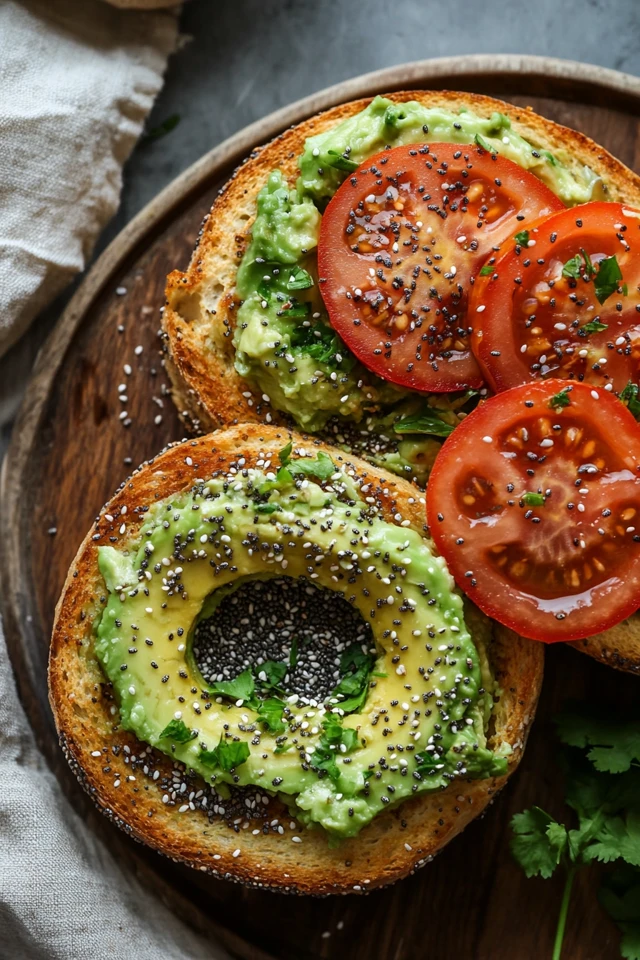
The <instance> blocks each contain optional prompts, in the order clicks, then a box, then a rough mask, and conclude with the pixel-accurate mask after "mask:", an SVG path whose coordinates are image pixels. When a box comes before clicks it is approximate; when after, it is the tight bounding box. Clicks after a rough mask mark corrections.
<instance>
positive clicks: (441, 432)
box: [393, 413, 454, 437]
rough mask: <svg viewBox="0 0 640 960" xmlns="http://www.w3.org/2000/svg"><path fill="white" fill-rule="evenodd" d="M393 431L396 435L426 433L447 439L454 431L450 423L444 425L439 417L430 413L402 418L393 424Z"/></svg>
mask: <svg viewBox="0 0 640 960" xmlns="http://www.w3.org/2000/svg"><path fill="white" fill-rule="evenodd" d="M393 429H394V431H395V432H396V433H426V434H431V436H434V437H448V436H449V434H450V433H453V431H454V427H452V426H451V424H450V423H445V422H444V420H441V419H440V417H438V416H434V415H432V414H430V413H424V414H416V415H415V416H412V417H403V418H402V420H398V421H397V422H396V423H394V425H393Z"/></svg>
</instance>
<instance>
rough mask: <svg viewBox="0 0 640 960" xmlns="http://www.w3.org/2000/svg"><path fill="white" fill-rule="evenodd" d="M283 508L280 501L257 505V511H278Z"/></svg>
mask: <svg viewBox="0 0 640 960" xmlns="http://www.w3.org/2000/svg"><path fill="white" fill-rule="evenodd" d="M281 510H282V507H281V506H280V504H279V503H259V504H258V505H257V506H256V511H257V513H278V512H279V511H281Z"/></svg>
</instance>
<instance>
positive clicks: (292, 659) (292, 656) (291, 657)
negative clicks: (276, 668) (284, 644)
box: [289, 637, 298, 670]
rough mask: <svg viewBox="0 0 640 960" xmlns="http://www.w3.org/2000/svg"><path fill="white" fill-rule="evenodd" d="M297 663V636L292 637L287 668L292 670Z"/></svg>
mask: <svg viewBox="0 0 640 960" xmlns="http://www.w3.org/2000/svg"><path fill="white" fill-rule="evenodd" d="M297 663H298V638H297V637H294V638H293V640H292V641H291V650H290V651H289V669H290V670H293V669H294V668H295V666H296V664H297Z"/></svg>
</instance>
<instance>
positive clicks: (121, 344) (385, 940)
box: [0, 56, 640, 960]
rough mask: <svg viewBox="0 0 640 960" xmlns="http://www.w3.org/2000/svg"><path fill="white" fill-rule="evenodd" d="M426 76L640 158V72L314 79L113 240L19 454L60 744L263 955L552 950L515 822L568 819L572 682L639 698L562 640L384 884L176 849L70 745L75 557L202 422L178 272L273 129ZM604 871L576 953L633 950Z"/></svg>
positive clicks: (454, 62)
mask: <svg viewBox="0 0 640 960" xmlns="http://www.w3.org/2000/svg"><path fill="white" fill-rule="evenodd" d="M412 88H425V89H428V88H432V89H442V88H449V89H460V90H470V91H477V92H482V93H487V94H493V95H496V96H498V97H502V98H503V99H505V100H510V101H512V102H514V103H516V104H519V105H530V106H532V107H533V108H534V110H536V111H538V112H539V113H541V114H543V115H545V116H547V117H549V118H551V119H552V120H557V121H559V122H560V123H563V124H566V125H568V126H571V127H575V128H576V129H578V130H581V131H582V132H584V133H586V134H588V135H589V136H591V137H593V138H594V139H595V140H596V141H597V142H599V143H601V144H602V145H603V146H605V147H606V148H607V149H609V150H610V151H611V152H612V153H614V154H615V155H616V156H618V157H619V158H620V159H621V160H623V161H624V162H625V163H626V164H627V165H628V166H630V167H632V168H634V169H636V170H638V169H640V119H639V116H640V81H639V80H637V79H635V78H633V77H629V76H626V75H623V74H619V73H615V72H614V71H609V70H603V69H600V68H596V67H588V66H584V65H580V64H576V63H570V62H566V61H557V60H555V61H554V60H548V59H546V58H537V57H500V56H498V57H487V56H477V57H464V58H461V59H446V60H435V61H426V62H422V63H414V64H407V65H404V66H401V67H394V68H392V69H390V70H384V71H380V72H378V73H372V74H368V75H366V76H364V77H360V78H357V79H355V80H349V81H347V82H345V83H341V84H339V85H337V86H335V87H332V88H331V89H329V90H325V91H323V92H321V93H318V94H314V95H313V96H311V97H308V98H307V99H305V100H302V101H300V102H298V103H296V104H293V105H292V106H290V107H287V108H286V109H284V110H281V111H279V112H278V113H276V114H273V115H271V116H270V117H267V118H265V119H264V120H261V121H259V122H258V123H255V124H253V125H252V126H250V127H248V128H246V129H245V130H243V131H241V132H240V133H238V134H236V135H235V136H234V137H232V138H231V139H230V140H227V141H226V142H225V143H223V144H222V145H221V146H219V147H217V148H216V149H214V150H212V151H211V152H210V153H209V154H207V155H206V156H205V157H203V158H202V159H201V160H200V161H199V162H198V163H196V164H195V165H194V166H193V167H191V168H190V169H189V170H187V171H186V172H185V173H184V174H182V176H180V177H179V178H178V179H177V180H176V181H175V182H174V183H172V184H171V185H170V186H169V187H168V188H167V189H166V190H164V191H163V192H162V193H161V194H160V195H159V196H158V197H157V198H156V200H154V201H153V202H152V203H151V204H149V206H148V207H146V208H145V209H144V210H143V211H142V212H141V213H140V214H139V215H138V216H137V217H136V218H135V220H133V221H132V222H131V223H130V224H129V226H128V227H127V228H126V229H125V230H124V231H123V232H122V233H121V234H120V236H119V237H118V238H117V239H116V240H115V241H114V242H113V243H112V244H111V246H110V247H109V248H108V249H107V250H106V251H105V253H104V254H103V255H102V257H101V258H100V259H99V260H98V262H97V263H96V264H95V266H94V267H93V269H92V270H91V272H90V273H89V275H88V276H87V278H86V279H85V281H84V283H83V284H82V286H81V287H80V288H79V290H78V292H77V293H76V294H75V296H74V298H73V299H72V300H71V302H70V304H69V306H68V308H67V310H66V311H65V313H64V315H63V316H62V318H61V319H60V321H59V323H58V325H57V327H56V328H55V330H54V331H53V333H52V334H51V336H50V338H49V340H48V342H47V343H46V345H45V347H44V348H43V350H42V352H41V354H40V356H39V357H38V360H37V363H36V365H35V369H34V372H33V378H32V381H31V384H30V386H29V389H28V391H27V395H26V398H25V401H24V405H23V407H22V410H21V413H20V417H19V420H18V423H17V425H16V428H15V430H14V434H13V440H12V445H11V448H10V450H9V453H8V456H7V458H6V460H5V463H4V468H3V475H2V500H1V509H0V523H1V528H0V556H1V590H0V593H1V596H2V614H3V618H4V626H5V632H6V636H7V641H8V644H9V651H10V655H11V659H12V663H13V667H14V670H15V673H16V677H17V681H18V686H19V691H20V695H21V697H22V700H23V702H24V705H25V707H26V709H27V712H28V714H29V716H30V718H31V722H32V724H33V728H34V731H35V733H36V736H37V739H38V742H39V744H40V746H41V749H42V750H43V752H44V753H45V756H46V758H47V760H48V762H49V764H50V766H51V767H52V769H53V770H54V771H55V773H56V775H57V776H58V778H59V781H60V783H61V786H62V787H63V789H64V790H65V791H66V793H67V794H68V796H69V797H70V798H71V799H72V801H73V803H74V805H75V806H76V808H77V809H79V810H80V811H81V813H82V815H83V816H84V817H85V819H87V820H88V821H89V822H90V824H91V826H92V829H94V830H95V831H96V832H97V833H99V834H100V835H101V836H102V837H103V839H104V840H105V841H106V842H107V843H108V845H109V848H110V849H111V850H112V851H113V852H114V853H115V855H116V856H117V857H119V858H120V859H121V861H122V862H123V863H125V864H126V865H127V867H128V868H129V869H133V870H135V871H136V873H137V874H138V875H139V876H140V878H141V879H142V880H143V882H145V883H147V884H149V885H151V886H152V887H153V888H154V889H155V890H156V891H157V892H158V893H159V894H160V895H161V896H162V897H163V899H164V901H165V902H166V904H167V905H168V907H169V908H170V909H173V910H175V911H176V912H177V913H178V914H180V915H181V916H183V917H184V918H185V919H186V920H187V922H189V923H190V924H192V925H193V926H194V927H196V928H197V929H199V930H201V931H202V932H203V933H204V934H205V935H207V936H208V937H210V938H211V941H212V943H214V942H217V943H220V944H223V945H224V946H226V948H227V949H228V950H229V951H230V952H231V953H232V954H233V955H234V956H237V957H242V958H250V960H261V958H264V960H268V958H269V957H273V958H281V960H307V958H308V960H316V958H321V957H322V958H326V957H336V958H342V957H346V956H348V957H350V958H351V960H365V958H367V960H370V958H372V957H373V958H376V960H418V958H423V957H426V956H427V955H430V954H433V955H434V956H435V957H437V958H438V960H461V958H465V960H467V958H477V960H513V958H518V960H534V958H535V960H539V958H541V957H550V956H551V949H552V942H553V934H554V929H555V923H556V916H557V911H558V907H559V902H560V896H561V888H562V878H561V877H556V878H553V879H551V880H540V879H536V880H526V879H525V877H524V875H523V874H522V872H521V870H520V869H519V868H518V867H517V866H516V865H515V864H514V862H513V861H512V859H511V856H510V853H509V846H508V844H509V829H508V823H509V820H510V818H511V816H512V815H513V814H514V813H515V812H517V811H520V810H522V809H524V808H525V807H527V806H529V805H530V804H532V803H536V804H538V805H540V806H542V807H544V808H545V809H546V810H548V811H549V812H550V813H551V814H553V815H556V816H559V817H565V816H566V810H565V809H564V808H563V802H562V783H561V776H560V773H559V771H558V769H557V767H556V766H555V765H554V752H553V749H552V742H553V726H552V718H553V716H554V713H555V712H556V711H557V710H558V708H559V707H560V705H561V704H563V703H564V702H566V700H567V699H568V698H576V699H580V700H585V699H587V698H596V699H601V700H603V701H605V702H610V703H612V702H615V703H619V704H623V705H624V704H628V705H631V704H632V703H633V701H634V698H637V694H638V691H639V689H640V688H639V687H638V684H639V682H640V681H639V680H638V678H636V677H632V676H628V675H624V674H620V673H616V672H614V671H613V670H610V669H609V668H607V667H604V666H602V665H599V664H597V663H596V662H595V661H593V660H591V659H589V658H588V657H585V656H583V655H581V654H579V653H577V652H576V651H574V650H571V649H569V648H566V647H564V646H563V645H557V646H555V647H552V648H550V649H549V650H548V656H547V673H546V680H545V684H544V690H543V695H542V700H541V704H540V709H539V712H538V717H537V719H536V722H535V725H534V729H533V732H532V735H531V739H530V742H529V746H528V748H527V752H526V756H525V758H524V761H523V763H522V766H521V768H520V770H519V771H518V773H517V775H516V776H515V777H514V778H513V780H512V781H511V782H510V784H509V785H508V786H507V788H506V789H505V791H504V792H503V794H502V795H501V796H500V797H499V798H498V800H497V801H496V802H495V803H494V805H493V806H492V807H491V808H490V809H489V811H488V813H487V814H486V815H485V817H484V818H483V819H482V820H481V821H477V822H475V823H473V824H472V825H471V826H470V827H469V828H468V829H467V830H466V832H465V833H464V835H463V836H462V837H461V838H459V839H457V840H455V841H453V843H452V844H451V846H449V847H447V848H446V850H445V851H444V852H443V853H442V854H441V855H440V856H439V857H438V858H437V859H436V860H435V861H434V863H432V864H430V865H428V866H427V867H426V868H425V869H423V870H422V871H421V872H420V873H418V874H416V875H415V876H414V877H411V878H409V879H408V880H405V881H403V882H401V883H398V884H396V885H395V886H394V887H391V888H389V889H387V890H383V891H377V892H374V893H372V894H370V895H369V896H368V897H356V896H351V897H334V898H329V899H325V900H318V899H312V898H307V897H305V898H291V897H286V896H284V895H279V894H274V893H260V892H257V891H254V890H248V889H244V888H242V887H240V886H237V885H233V884H231V883H228V882H225V881H221V880H214V879H212V878H210V877H207V876H205V875H203V874H200V873H196V872H195V871H191V870H189V869H187V868H184V867H180V866H178V865H176V864H174V863H172V862H170V861H169V860H165V859H163V858H161V857H160V856H158V855H156V854H155V853H152V852H151V851H150V850H147V849H146V848H144V847H142V846H139V845H136V844H135V843H134V842H133V841H131V840H130V839H128V838H127V837H126V836H125V835H124V834H121V833H120V832H119V831H118V830H117V828H116V827H114V826H112V825H111V824H110V823H109V822H108V821H107V820H106V819H105V818H103V817H102V816H100V815H99V814H98V813H97V812H96V811H95V810H94V808H93V806H92V805H91V802H90V801H89V800H88V798H87V797H86V796H85V795H84V793H83V792H82V790H81V788H80V787H79V786H78V785H77V783H76V781H75V779H74V778H73V776H72V774H71V773H70V771H69V769H68V768H67V765H66V762H65V760H64V758H63V756H62V753H61V752H60V750H59V747H58V743H57V738H56V735H55V730H54V725H53V720H52V717H51V713H50V710H49V705H48V700H47V678H46V668H47V651H48V643H49V633H50V629H51V624H52V619H53V611H54V607H55V603H56V600H57V598H58V594H59V591H60V589H61V586H62V583H63V581H64V578H65V574H66V571H67V567H68V565H69V564H70V562H71V560H72V559H73V556H74V554H75V552H76V549H77V547H78V545H79V543H80V541H81V540H82V538H83V536H84V534H85V533H86V531H87V529H88V527H89V526H90V524H91V522H92V520H93V518H94V516H95V515H96V514H97V512H98V510H99V508H100V507H101V505H102V504H103V502H104V501H105V500H107V499H108V498H109V496H110V495H111V494H112V493H113V492H114V490H115V489H116V487H117V486H118V485H119V484H120V483H121V482H122V481H123V480H124V479H125V478H126V477H127V475H128V474H129V473H130V472H131V469H132V468H133V467H135V466H136V465H137V464H138V463H140V462H141V461H142V460H145V459H148V458H149V457H151V456H153V455H154V454H156V453H157V452H158V451H159V450H161V449H162V447H163V446H164V445H165V444H166V443H168V442H169V441H171V440H176V439H179V438H180V437H182V436H183V434H184V428H183V427H182V426H181V425H180V423H179V421H178V418H177V415H176V412H175V410H174V408H173V405H172V402H171V398H170V396H169V395H168V392H167V378H166V376H165V372H164V369H163V366H162V357H161V353H160V348H159V347H160V345H159V340H158V336H157V333H158V327H159V310H160V307H161V306H162V303H163V290H164V283H165V276H166V274H167V273H168V272H169V271H170V270H172V269H173V268H174V267H184V266H186V264H187V262H188V260H189V256H190V253H191V250H192V247H193V245H194V242H195V239H196V236H197V233H198V229H199V226H200V223H201V221H202V218H203V216H204V215H205V213H206V212H207V211H208V209H209V207H210V205H211V203H212V200H213V199H214V197H215V195H216V192H217V190H218V189H219V188H220V186H221V185H222V184H223V183H224V182H225V180H226V179H227V178H228V177H229V175H230V174H231V172H232V171H233V169H234V167H235V166H236V165H237V164H238V163H240V162H241V161H242V159H243V158H244V157H246V156H247V155H248V154H249V153H250V151H251V149H252V148H253V147H254V146H256V145H258V144H260V143H263V142H265V141H267V140H269V139H271V138H272V137H273V136H275V135H277V134H278V133H280V132H281V131H282V130H283V129H285V128H286V127H287V126H288V125H289V124H291V123H295V122H297V121H300V120H302V119H305V118H306V117H308V116H310V115H312V114H314V113H315V112H317V111H318V110H321V109H324V108H326V107H329V106H333V105H334V104H336V103H339V102H341V101H345V100H350V99H354V98H357V97H363V96H369V95H373V94H375V93H384V92H385V91H392V90H399V89H405V90H410V89H412ZM122 383H124V384H125V386H126V390H125V396H126V397H127V399H126V402H124V403H122V402H121V400H120V399H119V393H118V386H119V384H122ZM4 669H7V667H6V665H5V667H4ZM597 872H598V871H597V869H595V868H590V869H589V870H586V871H584V872H583V874H582V875H581V876H579V878H578V880H577V882H576V884H575V887H574V894H573V898H572V904H571V909H570V914H569V921H568V929H567V934H566V940H565V952H564V953H563V956H564V957H566V958H570V960H591V958H594V960H595V958H597V960H608V958H612V960H613V958H616V957H618V956H619V951H618V934H617V931H616V929H615V928H614V926H613V925H612V924H611V923H610V922H609V920H608V919H607V918H606V916H605V915H604V913H603V912H602V911H601V909H600V907H599V906H598V903H597V900H596V890H597V887H598V883H599V881H598V877H597Z"/></svg>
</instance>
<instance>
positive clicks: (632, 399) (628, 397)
mask: <svg viewBox="0 0 640 960" xmlns="http://www.w3.org/2000/svg"><path fill="white" fill-rule="evenodd" d="M638 392H639V389H638V384H637V383H634V382H633V380H629V382H628V383H627V385H626V387H625V388H624V390H623V391H622V393H621V394H620V399H621V400H622V402H623V403H626V405H627V407H628V408H629V410H630V411H631V413H632V414H633V415H634V417H635V418H636V420H639V419H640V400H638Z"/></svg>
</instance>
